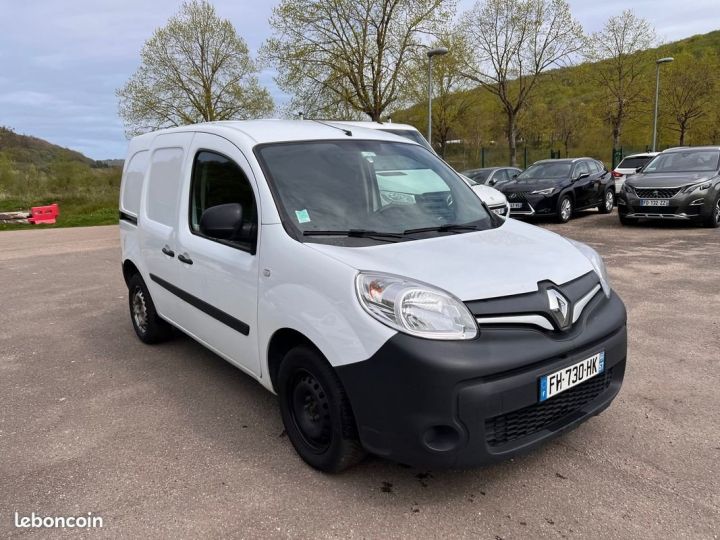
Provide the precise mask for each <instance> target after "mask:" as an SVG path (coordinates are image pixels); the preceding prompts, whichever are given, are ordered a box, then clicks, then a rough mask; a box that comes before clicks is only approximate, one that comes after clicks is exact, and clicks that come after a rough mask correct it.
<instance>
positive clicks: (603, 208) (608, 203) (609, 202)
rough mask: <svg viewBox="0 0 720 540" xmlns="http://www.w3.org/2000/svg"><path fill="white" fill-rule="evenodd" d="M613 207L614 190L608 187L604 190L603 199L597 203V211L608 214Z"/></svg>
mask: <svg viewBox="0 0 720 540" xmlns="http://www.w3.org/2000/svg"><path fill="white" fill-rule="evenodd" d="M613 208H615V190H614V189H612V188H610V189H608V190H606V191H605V195H604V196H603V200H602V201H600V204H598V207H597V209H598V212H600V213H601V214H609V213H610V212H612V211H613Z"/></svg>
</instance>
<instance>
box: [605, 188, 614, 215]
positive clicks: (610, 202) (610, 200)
mask: <svg viewBox="0 0 720 540" xmlns="http://www.w3.org/2000/svg"><path fill="white" fill-rule="evenodd" d="M614 205H615V196H614V195H613V194H612V193H611V192H610V191H608V192H607V194H606V195H605V209H606V210H608V211H610V210H612V209H613V206H614Z"/></svg>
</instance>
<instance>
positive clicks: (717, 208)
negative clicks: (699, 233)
mask: <svg viewBox="0 0 720 540" xmlns="http://www.w3.org/2000/svg"><path fill="white" fill-rule="evenodd" d="M703 225H705V226H706V227H709V228H711V229H715V228H717V227H720V197H718V198H717V199H715V205H714V206H713V209H712V212H711V213H710V215H709V216H708V217H706V218H705V221H704V223H703Z"/></svg>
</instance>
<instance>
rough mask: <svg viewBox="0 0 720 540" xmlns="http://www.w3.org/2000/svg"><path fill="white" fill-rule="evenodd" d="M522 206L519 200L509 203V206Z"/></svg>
mask: <svg viewBox="0 0 720 540" xmlns="http://www.w3.org/2000/svg"><path fill="white" fill-rule="evenodd" d="M522 207H523V203H521V202H511V203H510V208H522Z"/></svg>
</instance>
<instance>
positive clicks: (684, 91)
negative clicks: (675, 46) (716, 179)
mask: <svg viewBox="0 0 720 540" xmlns="http://www.w3.org/2000/svg"><path fill="white" fill-rule="evenodd" d="M716 65H717V63H716V62H711V61H710V60H709V59H708V58H707V57H703V58H694V57H693V56H690V55H683V56H681V57H676V58H675V62H674V63H673V65H671V66H670V70H669V73H668V76H667V77H666V78H665V84H664V85H663V98H664V99H663V101H664V107H663V109H665V110H667V113H668V114H669V115H670V117H671V118H672V120H671V122H670V124H669V126H668V127H669V129H671V130H673V131H676V132H677V133H678V135H679V140H678V144H679V145H680V146H683V145H685V137H686V135H687V132H688V130H689V129H690V124H691V122H694V121H695V120H697V119H698V118H700V117H702V116H704V115H705V114H706V113H707V109H708V105H710V103H711V100H712V99H713V89H714V87H715V80H716V76H715V66H716Z"/></svg>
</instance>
